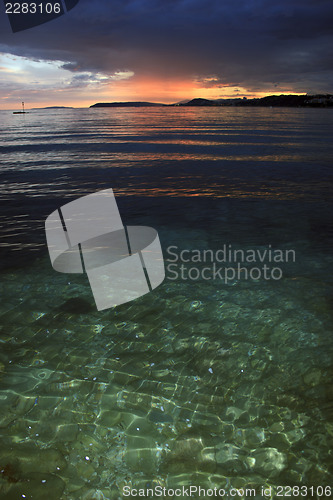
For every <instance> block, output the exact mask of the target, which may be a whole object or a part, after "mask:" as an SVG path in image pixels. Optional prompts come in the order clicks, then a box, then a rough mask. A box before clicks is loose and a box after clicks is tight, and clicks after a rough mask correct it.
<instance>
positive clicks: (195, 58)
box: [0, 0, 333, 92]
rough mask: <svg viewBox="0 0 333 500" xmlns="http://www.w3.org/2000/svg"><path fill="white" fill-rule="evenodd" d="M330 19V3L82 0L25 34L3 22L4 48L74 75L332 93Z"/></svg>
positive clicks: (294, 0)
mask: <svg viewBox="0 0 333 500" xmlns="http://www.w3.org/2000/svg"><path fill="white" fill-rule="evenodd" d="M332 21H333V2H332V1H331V0H303V1H300V0H280V1H279V2H275V1H272V0H246V1H245V0H238V1H237V2H235V1H234V0H228V1H226V0H183V1H182V0H167V1H166V0H165V1H162V0H159V1H158V0H155V1H153V0H141V1H140V0H137V1H130V0H127V1H124V0H121V1H120V0H119V1H118V0H100V1H88V0H81V1H80V2H79V4H78V5H77V7H76V8H75V9H73V10H72V11H71V12H70V13H69V14H67V15H65V16H62V17H61V18H59V19H57V20H55V21H52V22H50V23H47V24H45V25H43V26H39V27H37V28H34V29H31V30H28V31H26V32H22V33H16V34H12V33H11V32H10V28H9V23H8V21H7V19H6V17H5V15H3V16H2V18H1V26H0V28H1V35H0V43H1V44H2V45H1V46H0V49H1V50H2V51H4V52H10V53H12V54H16V55H23V56H27V57H34V58H36V59H48V60H61V61H64V62H65V66H64V68H65V69H68V70H70V71H73V72H77V71H80V72H88V73H90V72H91V73H96V72H104V73H110V74H111V73H112V72H115V71H125V70H127V71H134V72H135V74H136V75H139V76H150V77H156V78H177V79H179V78H180V79H182V78H196V79H197V80H198V81H202V82H203V85H204V86H206V87H207V86H208V87H209V86H221V87H223V86H228V85H234V86H242V87H245V88H246V89H249V90H250V91H254V90H265V89H268V88H271V89H274V88H283V87H284V86H287V85H291V86H292V87H293V88H294V89H295V91H299V92H301V91H303V92H306V91H326V92H330V91H332V88H333V71H332V64H331V61H332V60H333V33H332Z"/></svg>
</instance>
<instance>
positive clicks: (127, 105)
mask: <svg viewBox="0 0 333 500" xmlns="http://www.w3.org/2000/svg"><path fill="white" fill-rule="evenodd" d="M154 106H167V104H160V103H157V102H144V101H133V102H98V103H97V104H93V105H92V106H90V107H91V108H146V107H154Z"/></svg>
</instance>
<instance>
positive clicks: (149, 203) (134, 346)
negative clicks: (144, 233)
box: [0, 108, 333, 500]
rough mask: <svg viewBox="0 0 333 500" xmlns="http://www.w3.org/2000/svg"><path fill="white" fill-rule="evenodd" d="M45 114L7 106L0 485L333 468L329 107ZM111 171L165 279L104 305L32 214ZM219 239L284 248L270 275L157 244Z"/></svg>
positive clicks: (181, 480) (211, 479)
mask: <svg viewBox="0 0 333 500" xmlns="http://www.w3.org/2000/svg"><path fill="white" fill-rule="evenodd" d="M51 116H52V120H50V115H49V114H48V113H47V112H46V111H40V112H36V114H30V115H27V116H25V117H24V119H26V118H27V120H26V121H25V122H22V121H21V122H19V123H18V122H17V121H14V118H13V117H12V116H11V115H9V114H5V113H4V116H3V123H4V125H3V127H4V131H3V135H2V137H3V144H2V150H1V152H2V153H3V155H2V157H3V162H2V169H1V176H2V179H1V180H2V188H1V202H2V203H3V210H2V222H3V224H4V231H3V239H2V246H1V248H2V251H3V258H2V261H1V263H2V266H1V267H2V272H1V285H0V286H1V304H0V314H1V319H0V325H1V326H0V328H1V334H0V339H1V340H0V341H1V351H0V377H1V378H0V384H1V392H0V401H1V405H0V408H1V417H0V429H1V440H2V446H1V450H0V472H1V474H0V491H1V495H2V497H1V498H8V499H16V498H33V499H39V498H40V499H44V498H50V499H53V498H54V499H57V500H58V499H85V500H87V499H89V498H90V499H93V498H112V499H116V498H122V497H123V490H122V488H123V487H124V486H125V485H130V486H132V487H133V488H146V487H148V486H149V487H153V486H157V485H160V486H162V487H167V488H177V487H180V486H189V485H197V486H201V487H202V488H206V489H208V488H214V487H218V488H225V490H226V492H227V494H226V496H225V497H224V498H232V497H231V495H230V493H228V492H230V489H231V488H245V487H252V488H255V489H256V492H257V495H256V498H264V497H263V496H262V495H261V494H260V491H261V487H262V486H266V487H269V486H273V487H276V485H290V486H294V485H305V486H307V487H310V486H314V487H317V486H318V485H322V486H327V485H330V484H331V483H332V473H331V470H332V451H331V450H332V436H333V422H332V416H333V406H332V399H333V389H332V377H333V364H332V350H333V348H332V303H333V286H332V277H331V269H332V253H331V248H332V236H333V232H332V225H331V220H332V201H331V191H332V182H331V181H332V170H331V167H332V146H331V145H330V140H329V139H330V136H331V131H332V116H331V114H330V111H329V110H298V109H296V110H295V109H292V110H275V109H273V110H260V109H258V110H250V109H235V110H233V109H226V110H223V109H222V110H220V109H219V110H213V109H209V110H208V109H202V110H197V109H196V110H191V109H189V110H179V109H177V108H173V109H168V110H163V111H161V110H159V109H155V108H154V109H149V110H137V109H135V110H128V109H127V110H121V111H120V110H98V111H97V110H70V111H56V112H52V115H51ZM20 118H22V117H20ZM50 123H51V125H50ZM106 187H112V188H113V189H114V192H115V194H116V197H117V201H118V206H119V209H120V212H121V215H122V218H123V222H124V223H125V224H129V225H132V224H133V225H150V226H152V227H154V228H155V229H157V231H158V232H159V235H160V239H161V243H162V248H163V252H164V257H165V266H166V279H165V281H164V283H163V284H162V285H160V286H159V287H158V288H157V289H156V290H154V291H153V292H152V293H150V294H148V295H145V296H143V297H141V298H139V299H137V300H136V301H133V302H131V303H128V304H124V305H122V306H119V307H117V308H113V309H109V310H105V311H102V312H98V311H97V310H96V308H95V305H94V301H93V298H92V294H91V291H90V288H89V284H88V281H87V279H86V277H85V276H79V275H66V274H60V273H56V272H55V271H53V269H52V267H51V264H50V262H49V259H48V255H47V249H46V245H45V241H44V229H43V225H44V220H45V218H46V217H47V215H49V213H50V212H51V211H52V210H55V209H56V208H58V207H59V206H60V205H62V204H64V203H66V202H67V201H70V200H72V199H75V198H77V197H79V196H82V195H85V194H88V193H91V192H94V191H96V190H98V189H103V188H106ZM223 245H232V247H233V248H235V249H241V250H243V251H244V252H245V251H247V250H251V249H252V250H260V251H264V250H265V249H267V248H268V246H269V245H270V246H271V248H274V249H281V250H283V251H286V250H294V251H295V255H296V257H295V261H291V262H283V263H281V264H279V267H281V269H282V277H281V279H278V280H273V279H270V280H265V279H244V276H243V275H242V276H240V277H239V279H238V278H237V277H236V278H235V279H232V280H230V281H228V282H227V283H225V282H224V281H223V280H220V279H215V280H213V279H211V280H207V279H204V278H203V277H202V274H201V272H202V270H203V268H204V267H207V265H208V266H210V263H208V264H207V263H203V262H201V263H200V262H199V263H193V262H183V263H180V262H179V263H177V264H176V267H173V268H170V264H172V262H170V260H172V259H170V253H169V252H168V248H169V247H170V246H172V247H173V248H175V247H177V252H178V254H179V253H180V252H181V251H182V250H190V251H192V253H193V251H195V250H198V251H200V252H202V251H204V250H207V249H210V250H212V251H217V250H219V249H221V248H223ZM186 255H187V256H188V255H189V253H187V254H186ZM178 264H179V265H180V264H183V265H184V272H185V275H186V276H188V273H189V272H190V269H191V268H192V267H193V266H195V267H196V268H197V269H198V270H199V271H198V272H200V273H199V274H200V275H199V277H198V278H197V279H185V278H183V279H182V278H181V276H178V277H177V279H174V277H175V274H174V273H172V272H171V269H173V270H175V269H176V270H177V271H179V265H178ZM256 265H257V264H256ZM260 265H261V264H260ZM186 273H187V274H186ZM243 274H244V272H243ZM319 493H320V491H319ZM275 494H276V490H275ZM23 495H25V497H23ZM317 496H318V498H319V495H317ZM194 498H197V495H194ZM201 498H203V496H201ZM207 498H208V495H207ZM238 498H242V496H241V495H238ZM244 498H245V497H244ZM266 498H268V497H266ZM274 498H277V497H276V496H275V497H274ZM308 498H311V495H310V494H308ZM312 498H316V496H313V497H312Z"/></svg>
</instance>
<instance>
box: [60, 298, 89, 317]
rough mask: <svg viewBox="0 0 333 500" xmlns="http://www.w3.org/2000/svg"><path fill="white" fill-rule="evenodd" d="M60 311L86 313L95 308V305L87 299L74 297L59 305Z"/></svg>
mask: <svg viewBox="0 0 333 500" xmlns="http://www.w3.org/2000/svg"><path fill="white" fill-rule="evenodd" d="M59 309H60V311H62V312H67V313H70V314H86V313H89V312H91V311H93V310H94V308H93V306H92V305H91V304H90V302H88V301H87V300H85V299H81V298H80V297H73V298H71V299H68V300H66V302H64V303H63V304H61V306H60V307H59Z"/></svg>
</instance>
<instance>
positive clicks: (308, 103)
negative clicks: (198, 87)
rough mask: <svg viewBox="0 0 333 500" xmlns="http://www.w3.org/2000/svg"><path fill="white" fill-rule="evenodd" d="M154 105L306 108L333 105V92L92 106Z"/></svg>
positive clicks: (109, 103)
mask: <svg viewBox="0 0 333 500" xmlns="http://www.w3.org/2000/svg"><path fill="white" fill-rule="evenodd" d="M154 106H185V107H186V106H215V107H217V106H264V107H293V108H295V107H296V108H298V107H305V108H328V107H333V95H332V94H316V95H305V94H301V95H298V94H281V95H270V96H266V97H261V98H255V99H247V98H246V97H243V98H240V97H237V98H235V99H215V100H214V99H203V98H202V97H199V98H196V99H191V100H190V101H181V102H178V103H175V104H161V103H156V102H143V101H134V102H98V103H96V104H93V105H92V106H90V107H91V108H132V107H134V108H140V107H154Z"/></svg>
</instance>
